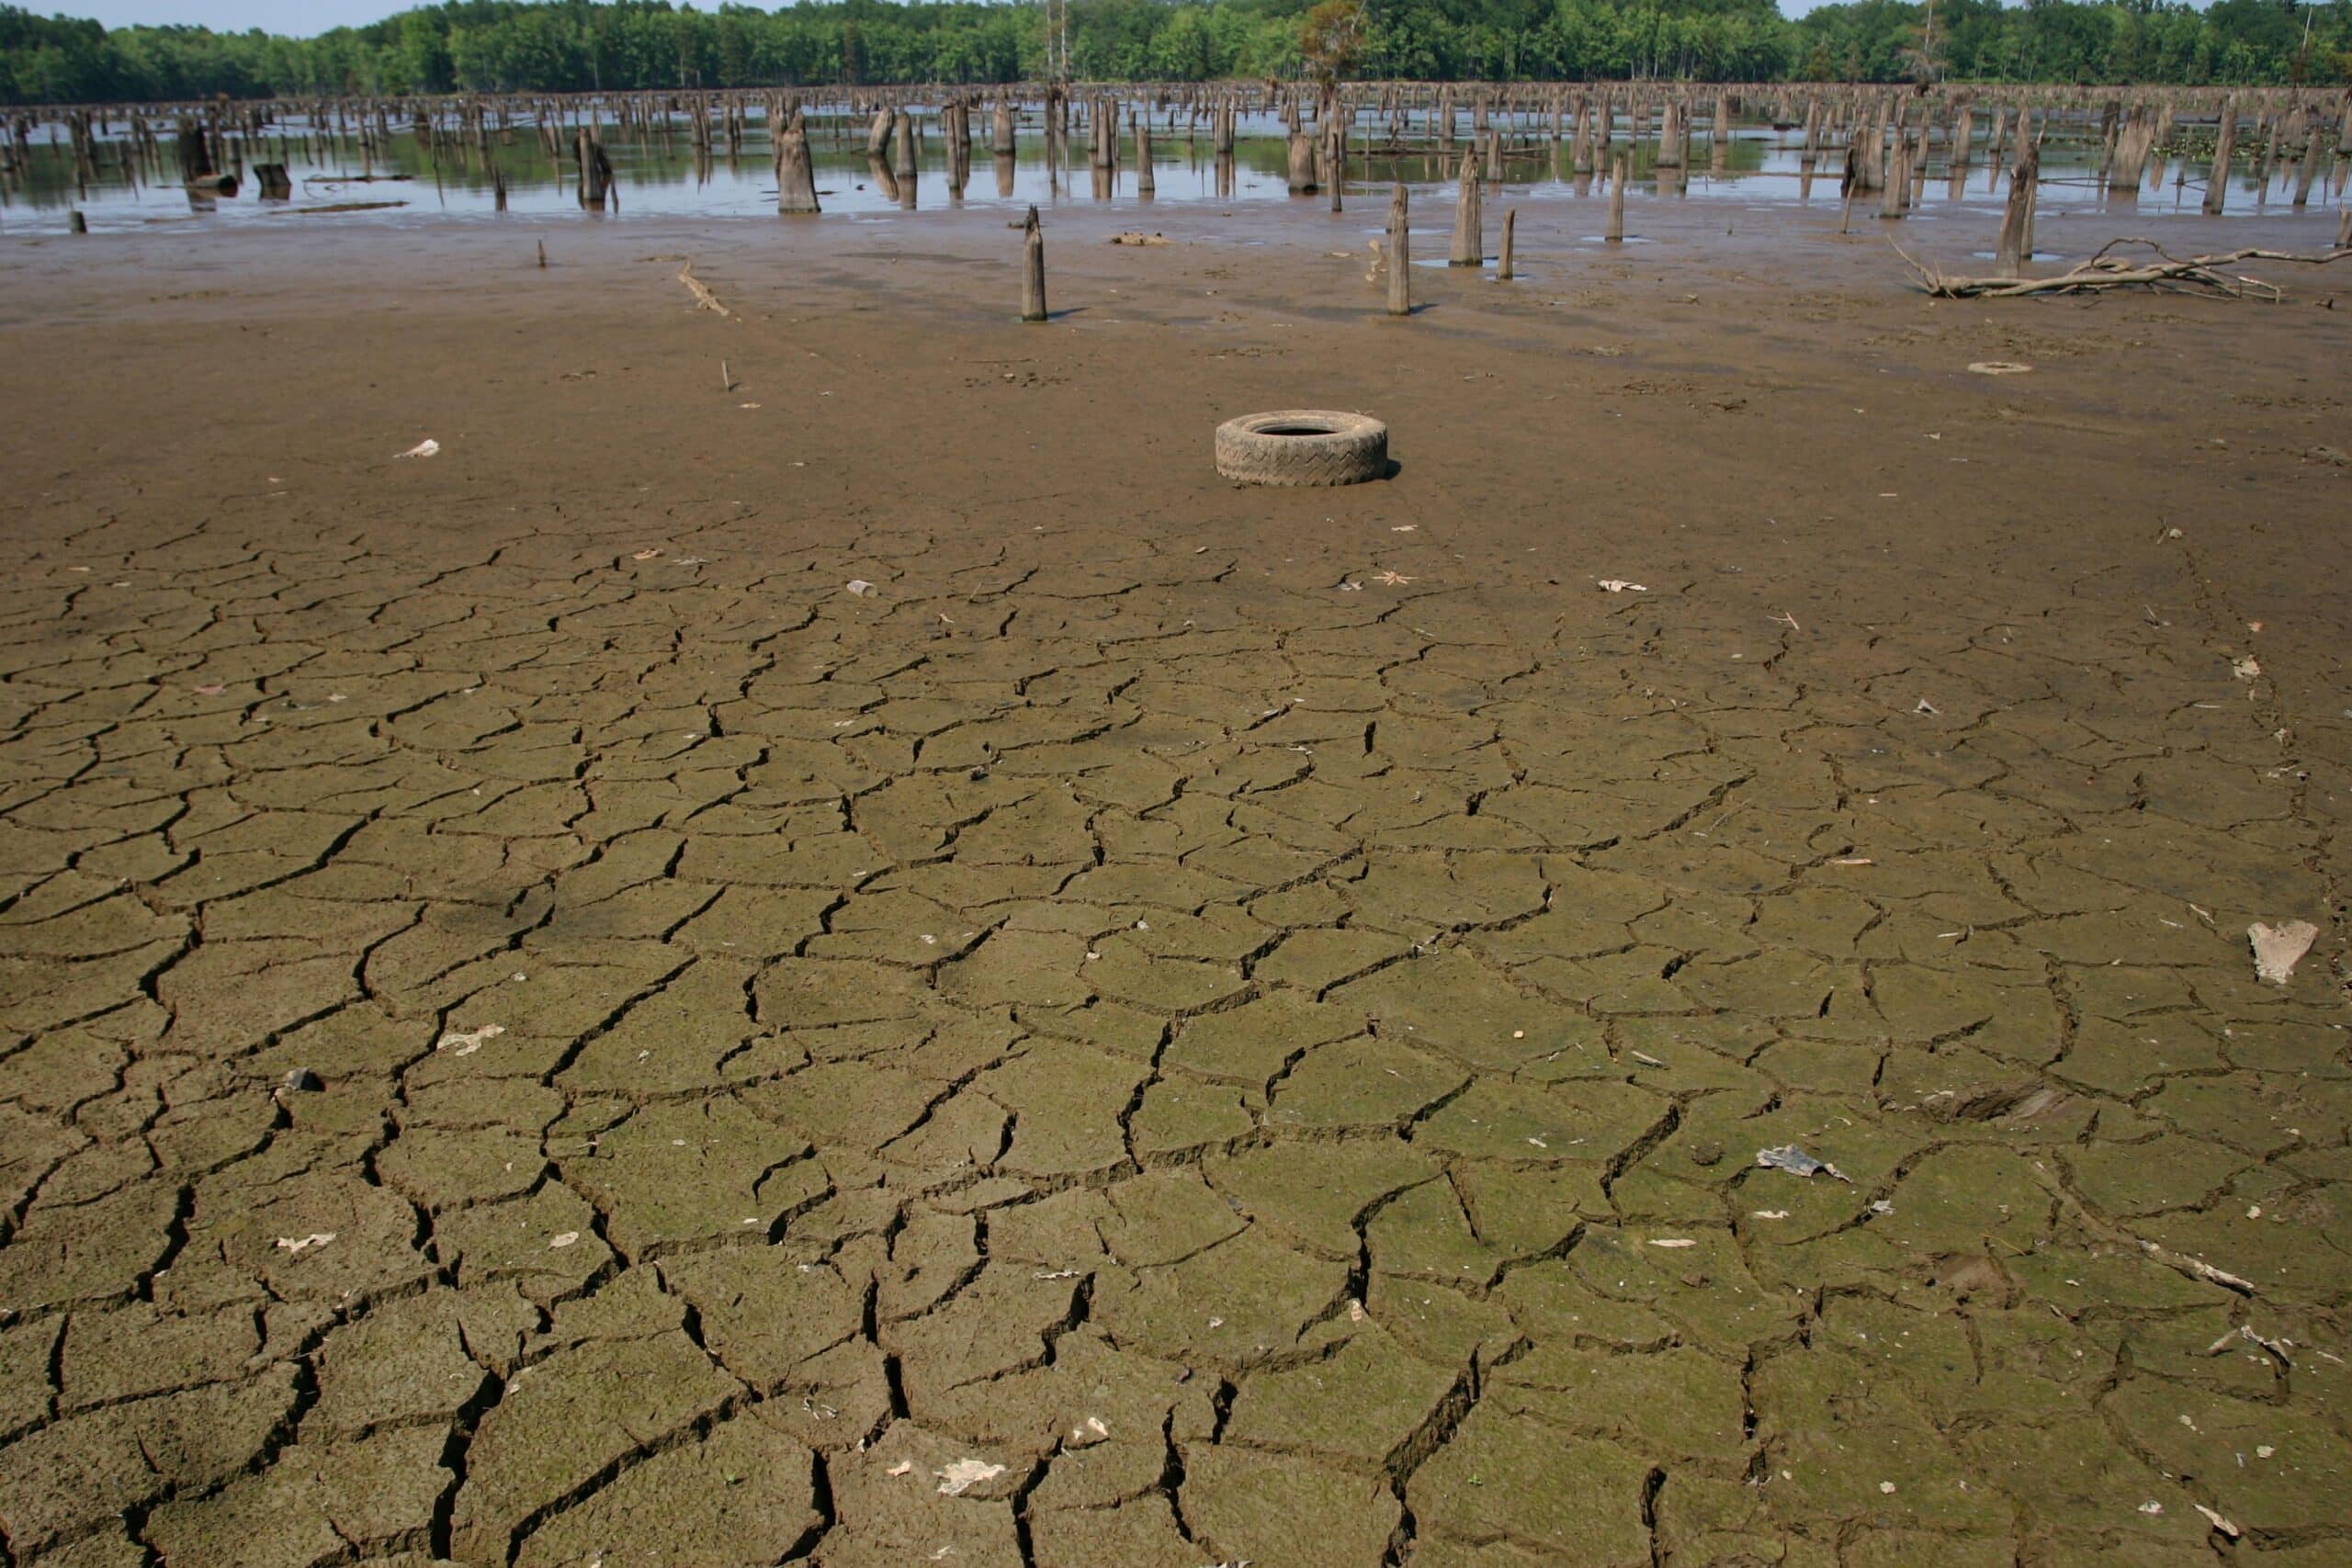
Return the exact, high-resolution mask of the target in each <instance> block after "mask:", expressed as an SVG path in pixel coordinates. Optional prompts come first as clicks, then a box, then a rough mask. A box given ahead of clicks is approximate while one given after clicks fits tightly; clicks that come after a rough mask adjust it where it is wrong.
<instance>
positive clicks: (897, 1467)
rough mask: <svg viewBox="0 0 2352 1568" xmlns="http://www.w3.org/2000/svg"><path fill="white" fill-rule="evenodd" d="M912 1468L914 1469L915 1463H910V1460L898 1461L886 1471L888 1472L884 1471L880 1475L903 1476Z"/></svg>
mask: <svg viewBox="0 0 2352 1568" xmlns="http://www.w3.org/2000/svg"><path fill="white" fill-rule="evenodd" d="M914 1467H915V1461H912V1460H910V1459H902V1460H900V1461H899V1462H898V1463H896V1464H894V1465H892V1466H891V1467H890V1468H889V1469H888V1470H886V1471H884V1472H882V1473H883V1474H885V1475H904V1474H906V1473H907V1472H909V1471H910V1470H912V1469H913V1468H914Z"/></svg>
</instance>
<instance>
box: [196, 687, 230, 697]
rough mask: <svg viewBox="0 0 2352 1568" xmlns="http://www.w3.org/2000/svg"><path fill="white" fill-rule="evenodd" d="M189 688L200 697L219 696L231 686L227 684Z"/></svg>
mask: <svg viewBox="0 0 2352 1568" xmlns="http://www.w3.org/2000/svg"><path fill="white" fill-rule="evenodd" d="M188 689H189V690H190V691H192V692H194V693H195V694H197V695H198V696H199V697H217V696H219V695H220V694H221V693H223V692H225V691H227V690H228V689H229V688H228V687H226V686H191V687H189V688H188Z"/></svg>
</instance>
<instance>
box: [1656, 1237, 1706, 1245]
mask: <svg viewBox="0 0 2352 1568" xmlns="http://www.w3.org/2000/svg"><path fill="white" fill-rule="evenodd" d="M1650 1245H1651V1246H1652V1247H1696V1246H1698V1245H1699V1244H1698V1243H1697V1242H1695V1241H1692V1240H1691V1238H1690V1237H1689V1236H1683V1235H1669V1236H1653V1237H1651V1238H1650Z"/></svg>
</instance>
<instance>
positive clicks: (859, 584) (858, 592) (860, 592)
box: [842, 577, 874, 599]
mask: <svg viewBox="0 0 2352 1568" xmlns="http://www.w3.org/2000/svg"><path fill="white" fill-rule="evenodd" d="M842 586H843V587H845V588H847V589H848V590H849V591H850V593H851V595H852V596H853V597H854V598H859V599H863V598H865V596H866V595H867V594H869V593H871V592H874V584H872V583H870V582H868V581H865V579H864V578H862V577H853V578H851V579H850V580H849V581H848V582H846V583H844V584H842Z"/></svg>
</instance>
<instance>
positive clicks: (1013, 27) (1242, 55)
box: [0, 0, 2352, 104]
mask: <svg viewBox="0 0 2352 1568" xmlns="http://www.w3.org/2000/svg"><path fill="white" fill-rule="evenodd" d="M1311 3H1312V0H1070V3H1069V7H1068V24H1067V26H1068V38H1069V69H1070V71H1071V73H1072V74H1073V75H1075V76H1077V77H1078V78H1080V79H1081V80H1088V81H1206V80H1214V79H1218V78H1225V77H1244V78H1256V77H1274V78H1290V77H1294V76H1297V75H1299V74H1301V73H1303V72H1304V71H1306V69H1307V68H1308V66H1309V65H1310V63H1311V62H1309V61H1308V60H1307V58H1306V55H1305V54H1304V52H1303V51H1302V47H1301V33H1302V28H1303V25H1304V24H1305V22H1306V16H1307V12H1308V7H1309V6H1310V4H1311ZM1343 3H1344V4H1346V5H1348V6H1351V7H1360V8H1361V15H1360V17H1357V18H1356V24H1357V25H1356V26H1355V27H1354V28H1353V29H1352V33H1351V36H1352V37H1353V38H1354V39H1355V40H1356V41H1355V45H1354V52H1353V55H1352V57H1351V60H1350V62H1349V64H1350V68H1351V69H1350V72H1349V73H1350V74H1351V75H1355V76H1361V77H1374V78H1388V77H1397V78H1410V79H1418V80H1457V81H1504V80H1527V79H1533V80H1547V81H1579V80H1596V79H1612V78H1618V79H1622V78H1628V77H1642V78H1655V77H1668V78H1679V79H1688V80H1696V81H1772V80H1788V79H1800V80H1807V81H1860V82H1894V81H1904V80H1911V79H1927V78H1938V77H1951V78H1953V79H1961V80H1969V81H1991V82H2063V83H2120V82H2150V83H2157V82H2162V83H2184V84H2190V85H2203V84H2230V85H2239V84H2245V85H2256V84H2262V85H2272V84H2284V83H2309V84H2311V85H2315V86H2316V85H2330V84H2336V83H2343V82H2346V81H2352V0H2328V3H2326V4H2324V5H2311V4H2301V3H2298V0H2215V3H2214V4H2213V5H2212V6H2210V7H2209V8H2208V9H2206V10H2203V11H2198V10H2195V9H2193V8H2191V7H2190V6H2188V5H2186V4H2181V3H2178V0H2025V3H2024V4H2023V5H2020V6H2004V5H2002V4H2000V3H1999V0H1921V3H1918V4H1912V3H1908V0H1850V3H1849V4H1844V5H1832V6H1821V7H1820V8H1818V9H1816V10H1814V11H1812V12H1810V13H1808V14H1807V15H1805V16H1804V17H1796V18H1790V17H1783V16H1782V15H1781V12H1780V10H1779V9H1778V7H1777V6H1775V4H1774V3H1773V0H1343ZM1328 4H1329V0H1327V6H1328ZM1045 19H1046V13H1045V11H1044V9H1043V8H1042V7H1041V6H1039V5H1036V4H1033V3H1028V0H1012V3H1004V4H986V3H979V0H945V3H940V4H923V3H920V0H909V3H899V0H805V3H804V4H800V5H797V6H787V7H786V8H784V9H781V10H776V11H766V10H762V9H760V8H758V7H757V6H742V5H731V4H729V5H721V6H718V8H717V9H715V10H700V9H696V8H695V6H692V5H685V4H680V5H674V6H673V4H671V3H670V0H606V3H598V4H592V3H591V0H453V3H450V4H446V5H436V6H420V7H417V8H416V9H413V10H409V11H403V12H401V13H400V14H399V15H397V16H393V17H387V18H386V19H385V20H383V21H380V22H376V23H372V24H370V25H368V26H366V27H358V28H335V29H334V30H332V31H330V32H326V33H323V34H321V35H320V36H318V37H316V38H308V39H293V38H285V37H280V36H277V35H275V34H270V33H265V32H262V31H259V30H254V31H251V32H236V33H229V32H214V31H211V30H210V29H209V28H199V27H161V28H156V27H133V28H103V27H101V26H99V25H98V24H97V23H96V22H93V21H80V20H74V19H72V18H68V17H38V16H35V15H33V14H32V13H31V12H29V11H27V10H24V9H22V8H20V7H17V6H6V5H0V102H5V103H19V104H40V103H123V102H136V101H141V100H153V99H170V98H192V97H209V96H214V95H216V94H227V95H230V96H234V97H266V96H307V95H319V94H368V95H376V94H402V93H445V92H452V91H468V92H501V91H550V92H582V91H615V90H626V91H638V90H649V89H652V90H659V89H695V88H717V87H752V86H786V85H839V84H853V85H855V84H872V85H882V84H890V83H907V82H956V83H970V84H976V85H977V84H987V83H992V82H1011V81H1020V80H1024V79H1035V78H1037V77H1039V76H1042V75H1043V74H1044V73H1045V70H1046V27H1045Z"/></svg>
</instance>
